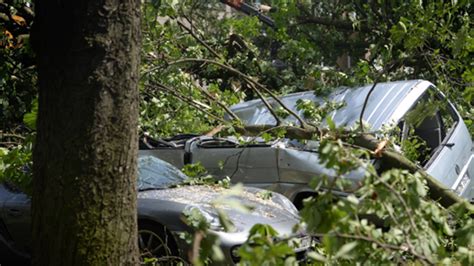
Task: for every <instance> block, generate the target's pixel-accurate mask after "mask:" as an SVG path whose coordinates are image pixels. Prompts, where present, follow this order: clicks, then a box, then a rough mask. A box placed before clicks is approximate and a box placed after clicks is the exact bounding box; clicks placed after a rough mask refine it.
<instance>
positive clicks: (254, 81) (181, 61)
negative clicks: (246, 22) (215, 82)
mask: <svg viewBox="0 0 474 266" xmlns="http://www.w3.org/2000/svg"><path fill="white" fill-rule="evenodd" d="M190 62H200V63H207V64H213V65H216V66H219V67H221V68H224V69H226V70H228V71H229V72H231V73H233V74H236V75H238V76H240V77H242V78H244V80H245V81H247V82H248V83H252V84H254V85H255V87H258V88H260V89H262V90H263V91H265V92H266V93H268V94H269V95H270V97H271V98H272V99H273V100H275V101H276V102H277V103H278V104H279V105H280V106H281V107H282V108H283V109H285V110H286V111H287V112H288V113H289V114H291V115H292V116H294V117H295V118H296V119H297V120H298V122H299V123H300V125H301V127H302V128H308V127H309V126H308V124H307V123H306V122H305V121H304V120H303V118H301V117H300V116H299V115H298V114H297V113H295V112H294V111H293V110H291V109H290V108H289V107H288V106H286V104H284V103H283V102H282V101H281V100H280V98H279V97H278V96H276V95H275V94H274V93H273V92H271V91H270V90H269V89H268V88H267V87H265V86H264V85H262V84H261V83H260V82H258V81H256V80H255V79H253V78H252V77H250V76H248V75H246V74H244V73H242V72H240V71H239V70H237V69H235V68H233V67H232V66H229V65H226V64H224V63H221V62H218V61H215V60H210V59H201V58H186V59H180V60H176V61H173V62H170V63H168V64H169V65H176V64H182V63H190ZM260 99H261V100H262V101H263V100H264V99H263V97H261V98H260ZM267 108H268V106H267ZM276 120H277V121H278V119H277V118H276Z"/></svg>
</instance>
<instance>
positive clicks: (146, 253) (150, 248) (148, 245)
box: [138, 222, 182, 265]
mask: <svg viewBox="0 0 474 266" xmlns="http://www.w3.org/2000/svg"><path fill="white" fill-rule="evenodd" d="M138 248H139V250H140V258H141V260H142V262H152V263H153V262H158V264H159V265H168V263H169V265H173V262H174V263H176V262H177V261H181V260H182V259H181V258H179V257H178V250H177V246H176V243H175V241H174V239H173V237H172V236H171V234H170V233H169V232H168V231H167V230H166V229H165V228H164V227H163V226H161V225H158V224H153V223H149V222H139V224H138Z"/></svg>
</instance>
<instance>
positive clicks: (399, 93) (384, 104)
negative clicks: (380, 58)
mask: <svg viewBox="0 0 474 266" xmlns="http://www.w3.org/2000/svg"><path fill="white" fill-rule="evenodd" d="M421 82H424V81H423V80H409V81H396V82H386V83H378V84H377V85H376V87H375V89H374V91H373V92H372V94H371V96H370V100H369V102H368V104H367V107H366V110H365V112H364V121H365V122H367V123H368V124H369V125H370V126H371V128H372V129H374V130H376V129H379V128H381V126H382V125H383V124H385V123H387V122H389V120H390V118H391V117H392V115H393V114H394V112H395V111H396V109H397V107H398V106H399V105H400V104H402V101H404V100H405V99H406V97H407V95H408V94H409V93H410V92H411V91H412V90H413V89H415V88H416V86H417V85H418V84H419V83H421ZM371 87H372V84H371V85H367V86H363V87H357V88H347V87H346V88H340V89H337V90H336V91H335V92H333V93H331V94H330V95H328V96H326V97H318V96H315V95H314V92H313V91H306V92H298V93H292V94H288V95H286V96H283V97H281V100H282V101H283V102H284V103H285V104H286V105H287V106H288V107H289V108H291V109H292V110H294V111H296V112H297V113H298V114H299V115H300V116H303V115H302V113H303V112H302V111H301V110H297V108H296V102H297V100H299V99H309V100H311V101H313V102H317V103H320V104H322V103H324V102H325V101H328V100H329V101H334V102H342V101H344V102H345V106H344V107H342V108H340V109H338V110H336V111H333V112H332V113H331V118H332V120H333V121H334V123H335V124H336V125H337V126H345V127H350V126H353V125H354V124H355V123H356V122H357V121H358V119H359V116H360V113H361V111H362V106H363V104H364V101H365V98H366V96H367V93H368V92H369V90H370V89H371ZM268 101H269V102H270V103H271V104H272V106H275V107H278V104H277V103H275V101H273V99H268ZM231 110H232V111H233V112H234V113H235V114H236V115H237V116H239V118H240V119H242V121H243V122H244V123H245V124H247V125H263V124H267V125H271V124H275V123H276V121H275V118H274V117H273V116H272V114H271V113H270V112H269V111H268V109H267V108H266V107H265V105H264V104H263V103H262V101H261V100H260V99H257V100H252V101H247V102H243V103H239V104H236V105H234V106H232V107H231ZM285 122H288V123H293V124H297V121H296V119H295V118H294V117H292V116H289V117H288V118H287V119H285Z"/></svg>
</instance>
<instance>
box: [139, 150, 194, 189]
mask: <svg viewBox="0 0 474 266" xmlns="http://www.w3.org/2000/svg"><path fill="white" fill-rule="evenodd" d="M187 178H188V177H187V176H186V175H185V174H183V173H182V172H181V171H180V170H178V169H177V168H176V167H174V166H172V165H171V164H169V163H167V162H165V161H163V160H160V159H158V158H156V157H153V156H142V157H139V158H138V190H139V191H143V190H151V189H165V188H169V187H172V186H175V185H178V184H180V183H182V182H183V181H184V180H186V179H187Z"/></svg>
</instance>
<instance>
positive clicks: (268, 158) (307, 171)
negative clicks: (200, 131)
mask: <svg viewBox="0 0 474 266" xmlns="http://www.w3.org/2000/svg"><path fill="white" fill-rule="evenodd" d="M371 87H372V85H368V86H364V87H359V88H341V89H339V90H336V91H335V92H334V93H332V94H331V95H329V96H327V97H326V98H320V97H316V96H315V95H314V93H313V92H300V93H294V94H290V95H287V96H284V97H281V100H282V101H283V102H284V103H285V104H286V105H287V106H288V107H289V108H291V109H292V110H293V111H295V112H296V113H298V114H299V115H300V116H302V117H303V111H302V110H298V108H297V107H296V106H297V101H298V100H300V99H305V100H310V101H312V102H314V103H320V104H323V103H324V102H325V101H328V100H329V101H333V102H344V106H343V107H342V108H340V109H337V110H335V111H333V112H331V113H330V115H329V116H330V117H331V119H332V121H334V123H335V124H336V125H337V126H339V127H348V128H349V127H354V126H355V125H356V124H357V123H358V120H359V116H360V113H361V110H362V106H363V104H364V101H365V98H366V96H367V93H368V92H369V90H370V89H371ZM268 101H269V102H270V103H271V104H272V105H273V106H275V107H276V106H278V105H277V104H276V103H275V102H274V101H272V100H271V99H269V100H268ZM428 109H430V110H431V111H429V112H428ZM231 110H232V111H233V112H234V113H235V114H236V115H237V116H238V117H239V118H240V119H241V120H242V121H243V123H244V124H245V125H274V124H275V123H276V121H275V118H274V117H273V116H272V114H271V113H270V112H269V110H268V109H267V108H266V106H265V105H264V104H263V103H262V102H261V101H260V100H252V101H248V102H243V103H240V104H237V105H235V106H233V107H232V108H231ZM420 110H421V113H422V118H421V119H418V121H417V122H416V123H413V122H411V120H413V119H412V116H413V114H416V112H420ZM415 111H416V112H415ZM363 120H364V123H366V124H367V125H368V126H369V127H370V130H371V131H372V132H380V131H381V130H384V129H385V128H390V127H392V128H394V127H397V128H398V129H399V130H398V131H397V132H398V133H397V134H399V136H397V137H398V138H399V139H400V141H403V140H408V139H410V138H417V139H420V140H422V141H423V142H424V146H425V150H424V151H422V152H420V153H423V154H422V155H423V156H422V157H423V158H420V159H419V162H418V163H419V164H420V166H421V167H423V168H424V169H425V170H426V172H427V173H428V174H430V175H432V176H433V177H435V178H436V179H437V180H439V181H440V182H441V183H442V184H443V185H445V186H446V187H447V188H449V189H452V190H453V191H455V192H456V193H457V194H459V195H460V196H462V197H464V198H466V199H468V200H470V201H472V200H473V197H474V191H473V184H474V182H472V181H471V179H472V175H474V161H473V158H474V155H473V143H472V139H471V136H470V133H469V131H468V129H467V127H466V125H465V123H464V121H463V120H462V118H461V116H460V115H459V113H458V112H457V110H456V109H455V108H454V106H453V105H452V104H451V103H450V102H449V101H448V100H447V99H446V97H445V96H444V95H443V94H442V93H441V92H440V91H439V90H438V89H436V87H435V86H434V85H433V84H431V83H430V82H428V81H424V80H412V81H399V82H389V83H379V84H377V85H376V87H375V88H374V90H373V92H372V94H371V96H370V98H369V101H368V102H367V106H366V109H365V112H364V116H363ZM285 123H289V124H298V122H297V120H296V119H295V118H294V117H292V116H289V117H288V118H286V120H285ZM317 146H318V143H317V142H316V141H307V142H305V143H302V142H300V141H296V140H290V139H278V140H276V141H273V142H270V143H268V142H265V141H263V140H261V139H260V140H259V139H257V140H256V141H253V142H252V144H246V145H242V144H240V143H239V142H238V141H237V140H236V138H233V137H228V138H213V137H207V136H193V135H181V136H176V137H174V138H171V139H163V140H158V141H155V142H154V143H142V144H141V150H140V152H141V153H143V154H150V155H153V156H156V157H159V158H161V159H163V160H165V161H168V162H170V163H172V164H174V165H176V166H177V167H182V166H183V165H185V164H189V163H197V162H200V163H201V164H202V165H203V166H204V167H205V168H206V169H207V170H208V171H209V172H210V173H211V174H213V175H215V176H219V177H225V176H229V177H230V178H231V180H232V182H242V183H244V184H246V185H250V186H255V187H261V188H266V189H269V190H273V191H277V192H279V193H282V194H284V195H285V196H287V197H288V198H289V199H290V200H292V201H293V202H294V203H295V204H296V205H297V206H298V205H300V202H299V201H301V200H302V199H303V198H305V197H307V196H308V194H307V193H311V192H312V191H313V190H312V189H311V188H310V187H309V185H308V183H309V182H310V181H311V180H312V179H313V178H314V177H316V176H323V175H324V176H334V175H335V173H334V172H333V171H332V170H330V169H327V168H325V167H324V166H323V165H322V164H321V163H320V162H319V157H318V153H317ZM364 173H365V170H364V169H362V168H361V169H357V170H355V171H353V172H351V173H349V174H348V175H346V176H345V178H347V179H350V180H352V181H353V182H354V183H356V182H357V181H359V180H361V179H362V178H363V177H364ZM337 193H341V194H345V193H344V192H337Z"/></svg>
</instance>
